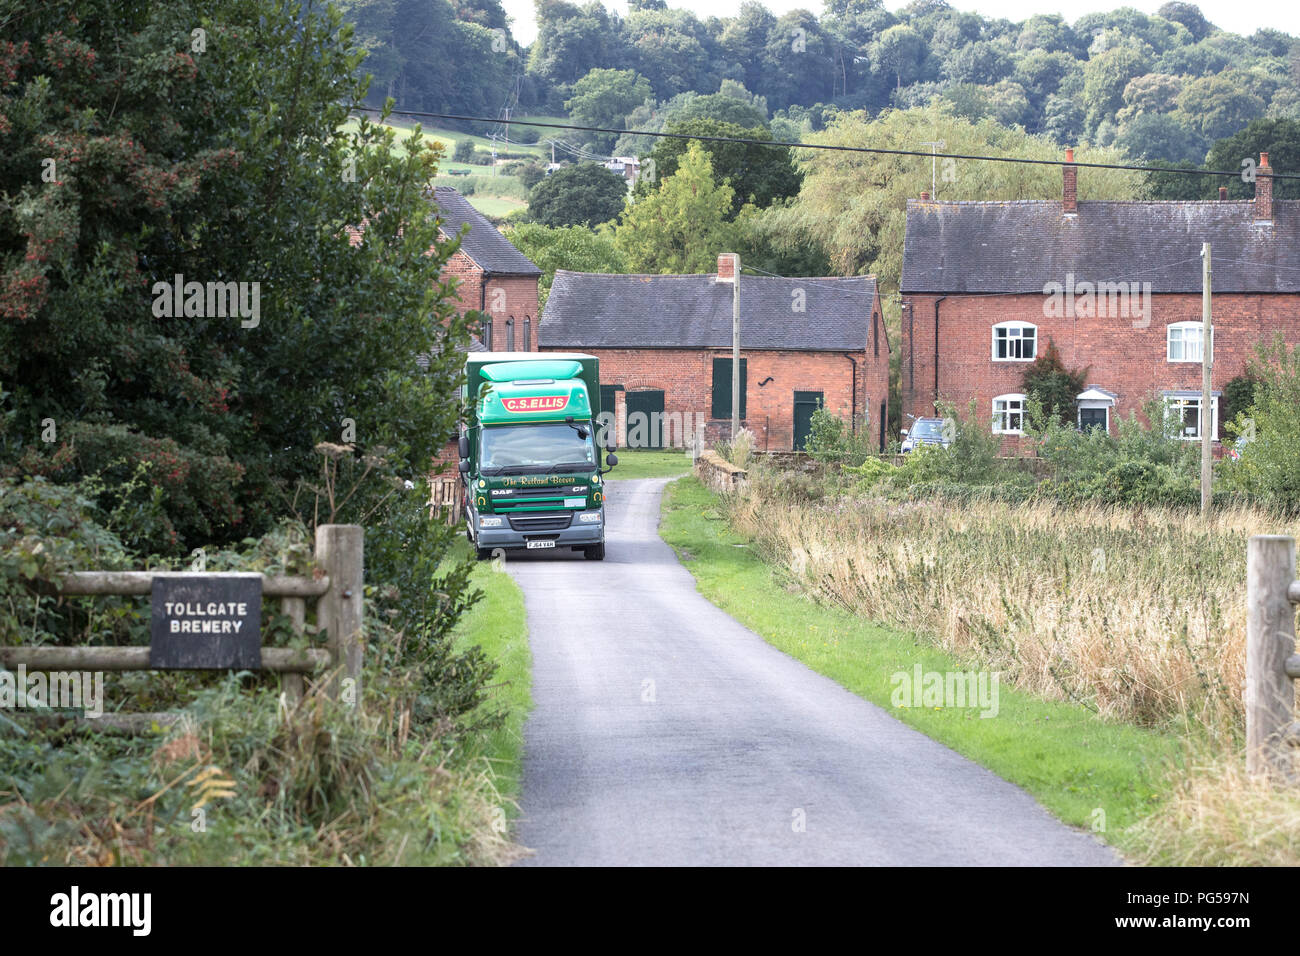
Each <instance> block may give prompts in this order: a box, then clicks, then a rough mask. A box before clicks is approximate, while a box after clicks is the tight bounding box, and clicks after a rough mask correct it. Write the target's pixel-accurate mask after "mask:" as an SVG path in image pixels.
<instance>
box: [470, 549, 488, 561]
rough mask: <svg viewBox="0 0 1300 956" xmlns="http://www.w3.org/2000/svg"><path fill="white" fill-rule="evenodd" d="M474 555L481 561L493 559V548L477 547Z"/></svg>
mask: <svg viewBox="0 0 1300 956" xmlns="http://www.w3.org/2000/svg"><path fill="white" fill-rule="evenodd" d="M474 557H475V558H477V559H478V560H480V561H490V560H492V549H491V548H475V549H474Z"/></svg>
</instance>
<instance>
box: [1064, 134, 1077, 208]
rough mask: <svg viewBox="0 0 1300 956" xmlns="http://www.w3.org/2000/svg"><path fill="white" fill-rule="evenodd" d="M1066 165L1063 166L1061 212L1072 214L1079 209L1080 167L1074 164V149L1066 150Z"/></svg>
mask: <svg viewBox="0 0 1300 956" xmlns="http://www.w3.org/2000/svg"><path fill="white" fill-rule="evenodd" d="M1065 162H1066V165H1064V166H1062V167H1061V180H1062V183H1061V212H1062V213H1063V214H1065V215H1067V216H1072V215H1074V214H1075V213H1077V212H1078V211H1079V168H1078V167H1077V166H1075V165H1074V149H1073V148H1070V149H1067V150H1066V151H1065Z"/></svg>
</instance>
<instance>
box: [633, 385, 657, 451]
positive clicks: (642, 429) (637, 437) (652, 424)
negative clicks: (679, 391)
mask: <svg viewBox="0 0 1300 956" xmlns="http://www.w3.org/2000/svg"><path fill="white" fill-rule="evenodd" d="M663 421H664V393H663V391H662V390H658V391H642V392H628V393H627V447H628V448H662V447H663Z"/></svg>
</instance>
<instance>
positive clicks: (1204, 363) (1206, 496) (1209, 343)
mask: <svg viewBox="0 0 1300 956" xmlns="http://www.w3.org/2000/svg"><path fill="white" fill-rule="evenodd" d="M1201 260H1202V265H1201V515H1202V517H1206V516H1208V515H1209V513H1210V485H1211V480H1212V476H1213V468H1212V465H1213V457H1212V455H1211V447H1210V443H1211V442H1212V441H1213V440H1214V435H1213V428H1214V416H1213V415H1212V414H1210V412H1211V410H1212V408H1213V405H1212V403H1213V401H1214V398H1213V396H1212V395H1211V394H1210V372H1211V371H1212V370H1213V368H1214V320H1213V318H1211V316H1210V244H1209V243H1208V242H1206V243H1202V244H1201Z"/></svg>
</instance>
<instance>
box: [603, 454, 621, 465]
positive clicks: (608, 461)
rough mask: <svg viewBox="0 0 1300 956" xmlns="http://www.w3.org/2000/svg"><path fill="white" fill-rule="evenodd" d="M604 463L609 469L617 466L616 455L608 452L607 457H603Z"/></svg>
mask: <svg viewBox="0 0 1300 956" xmlns="http://www.w3.org/2000/svg"><path fill="white" fill-rule="evenodd" d="M605 462H606V464H608V465H609V467H611V468H613V467H614V466H615V465H617V464H618V455H616V454H614V453H613V452H610V453H609V454H608V455H606V456H605Z"/></svg>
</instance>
